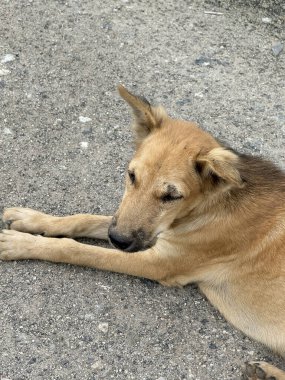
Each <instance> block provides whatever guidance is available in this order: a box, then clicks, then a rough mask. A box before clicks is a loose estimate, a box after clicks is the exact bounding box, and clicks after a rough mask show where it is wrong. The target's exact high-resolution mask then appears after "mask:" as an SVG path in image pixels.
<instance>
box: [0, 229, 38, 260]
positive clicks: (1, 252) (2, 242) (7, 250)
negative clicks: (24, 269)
mask: <svg viewBox="0 0 285 380" xmlns="http://www.w3.org/2000/svg"><path fill="white" fill-rule="evenodd" d="M39 239H44V238H42V237H41V236H34V235H31V234H27V233H23V232H18V231H12V230H3V231H2V232H1V233H0V260H4V261H9V260H24V259H33V258H36V255H37V251H38V242H39Z"/></svg>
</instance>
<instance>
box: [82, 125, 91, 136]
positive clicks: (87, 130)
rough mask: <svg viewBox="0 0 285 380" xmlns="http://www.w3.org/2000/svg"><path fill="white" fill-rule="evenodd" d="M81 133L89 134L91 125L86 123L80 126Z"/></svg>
mask: <svg viewBox="0 0 285 380" xmlns="http://www.w3.org/2000/svg"><path fill="white" fill-rule="evenodd" d="M82 133H83V134H84V135H89V134H90V133H92V127H91V126H90V125H86V126H85V127H83V128H82Z"/></svg>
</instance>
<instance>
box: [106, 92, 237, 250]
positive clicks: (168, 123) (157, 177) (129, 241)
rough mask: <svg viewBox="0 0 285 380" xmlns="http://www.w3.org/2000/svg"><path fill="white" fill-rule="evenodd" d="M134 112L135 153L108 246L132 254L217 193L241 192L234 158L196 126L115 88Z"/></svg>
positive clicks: (151, 243)
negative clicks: (234, 188)
mask: <svg viewBox="0 0 285 380" xmlns="http://www.w3.org/2000/svg"><path fill="white" fill-rule="evenodd" d="M119 92H120V95H121V96H122V97H123V98H124V99H125V100H126V101H127V102H128V103H129V105H130V106H131V107H132V109H133V112H134V124H133V127H134V132H135V137H136V147H137V149H136V153H135V155H134V157H133V159H132V160H131V162H130V164H129V167H128V171H127V175H126V189H125V193H124V196H123V199H122V202H121V205H120V207H119V209H118V211H117V213H116V214H115V216H114V218H113V221H112V224H111V226H110V229H109V237H110V241H111V242H112V244H113V245H114V246H115V247H117V248H119V249H121V250H124V251H127V252H135V251H139V250H142V249H146V248H148V247H149V246H151V245H153V244H154V242H155V240H156V237H157V236H158V235H159V234H160V233H162V232H165V231H167V230H169V229H171V228H172V227H173V226H175V225H177V223H179V221H180V220H183V218H185V217H186V216H188V215H189V214H190V213H191V212H193V210H195V208H197V207H200V206H201V203H203V202H204V203H205V201H206V199H207V201H208V202H209V199H213V197H214V196H215V195H216V194H217V193H221V192H225V191H227V190H229V189H231V188H232V187H241V186H242V180H241V177H240V174H239V171H238V169H237V163H238V160H239V158H238V156H237V155H236V154H235V153H233V152H232V151H229V150H226V149H224V148H223V147H221V146H220V144H219V143H218V142H217V141H216V140H215V139H214V138H213V137H212V136H211V135H209V134H208V133H206V132H204V131H202V130H201V129H199V128H198V127H197V125H196V124H195V123H192V122H187V121H182V120H175V119H172V118H170V117H169V116H168V115H167V113H166V111H165V110H164V108H163V107H160V106H159V107H154V106H151V105H150V104H149V103H148V101H146V100H145V99H144V98H141V97H137V96H135V95H133V94H131V93H130V92H128V91H127V90H126V89H125V88H124V87H123V86H119Z"/></svg>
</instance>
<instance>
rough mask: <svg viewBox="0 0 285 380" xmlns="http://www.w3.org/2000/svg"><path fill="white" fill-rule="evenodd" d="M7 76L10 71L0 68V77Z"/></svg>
mask: <svg viewBox="0 0 285 380" xmlns="http://www.w3.org/2000/svg"><path fill="white" fill-rule="evenodd" d="M8 74H10V70H8V69H1V67H0V76H1V75H8Z"/></svg>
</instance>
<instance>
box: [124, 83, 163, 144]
mask: <svg viewBox="0 0 285 380" xmlns="http://www.w3.org/2000/svg"><path fill="white" fill-rule="evenodd" d="M118 91H119V93H120V95H121V97H122V98H123V99H124V100H125V101H126V102H127V103H129V105H130V106H131V107H132V109H133V112H134V117H135V122H134V126H133V129H134V131H135V134H136V138H137V143H140V142H141V141H142V140H143V139H144V138H145V137H146V136H147V135H148V134H149V133H151V132H152V131H153V130H154V129H155V128H159V127H160V126H161V123H162V120H163V119H164V118H166V117H167V113H166V111H165V110H164V108H163V107H161V106H158V107H153V106H151V105H150V103H149V102H148V101H147V100H146V99H145V98H143V97H140V96H136V95H134V94H132V93H131V92H129V91H128V90H127V89H126V88H125V87H124V86H122V85H119V86H118Z"/></svg>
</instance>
